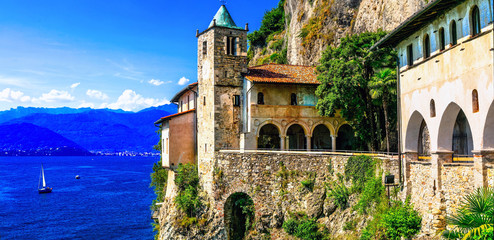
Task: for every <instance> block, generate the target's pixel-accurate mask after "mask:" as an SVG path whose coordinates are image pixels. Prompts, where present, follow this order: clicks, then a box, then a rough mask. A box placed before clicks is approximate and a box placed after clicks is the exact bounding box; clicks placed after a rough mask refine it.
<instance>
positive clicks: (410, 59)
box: [407, 44, 413, 66]
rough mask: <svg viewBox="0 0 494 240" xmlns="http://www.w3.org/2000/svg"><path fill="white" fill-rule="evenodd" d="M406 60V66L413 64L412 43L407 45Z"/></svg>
mask: <svg viewBox="0 0 494 240" xmlns="http://www.w3.org/2000/svg"><path fill="white" fill-rule="evenodd" d="M407 62H408V66H412V65H413V44H410V45H408V46H407Z"/></svg>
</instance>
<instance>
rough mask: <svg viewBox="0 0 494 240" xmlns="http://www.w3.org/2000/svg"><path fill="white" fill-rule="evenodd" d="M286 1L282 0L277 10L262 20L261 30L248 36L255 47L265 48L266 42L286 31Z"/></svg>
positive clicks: (266, 14) (273, 10)
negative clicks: (270, 37) (274, 35)
mask: <svg viewBox="0 0 494 240" xmlns="http://www.w3.org/2000/svg"><path fill="white" fill-rule="evenodd" d="M284 4H285V0H281V1H280V2H279V3H278V6H277V7H276V8H273V9H272V10H271V11H268V12H266V13H265V14H264V16H263V18H262V24H261V27H260V28H259V30H256V31H254V32H252V33H249V34H248V35H247V39H249V41H250V43H251V44H252V45H254V46H260V47H261V46H265V45H266V40H267V38H268V37H269V36H272V35H273V34H274V33H278V32H281V31H283V30H284V29H285V9H284V7H283V6H284Z"/></svg>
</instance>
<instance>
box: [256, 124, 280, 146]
mask: <svg viewBox="0 0 494 240" xmlns="http://www.w3.org/2000/svg"><path fill="white" fill-rule="evenodd" d="M257 149H270V150H275V149H280V131H279V130H278V127H276V126H275V125H274V124H266V125H264V126H262V127H261V130H259V137H258V138H257Z"/></svg>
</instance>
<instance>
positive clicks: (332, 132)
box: [310, 121, 336, 136]
mask: <svg viewBox="0 0 494 240" xmlns="http://www.w3.org/2000/svg"><path fill="white" fill-rule="evenodd" d="M321 124H322V125H324V126H326V127H327V128H328V129H329V132H331V135H332V136H335V135H336V130H335V127H334V126H333V125H332V124H331V123H329V122H327V121H319V122H316V123H315V124H314V125H312V128H311V129H310V130H311V131H310V136H313V135H314V129H316V127H317V126H319V125H321Z"/></svg>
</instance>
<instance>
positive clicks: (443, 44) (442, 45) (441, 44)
mask: <svg viewBox="0 0 494 240" xmlns="http://www.w3.org/2000/svg"><path fill="white" fill-rule="evenodd" d="M445 48H446V40H445V39H444V28H440V29H439V50H441V51H442V50H444V49H445Z"/></svg>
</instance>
